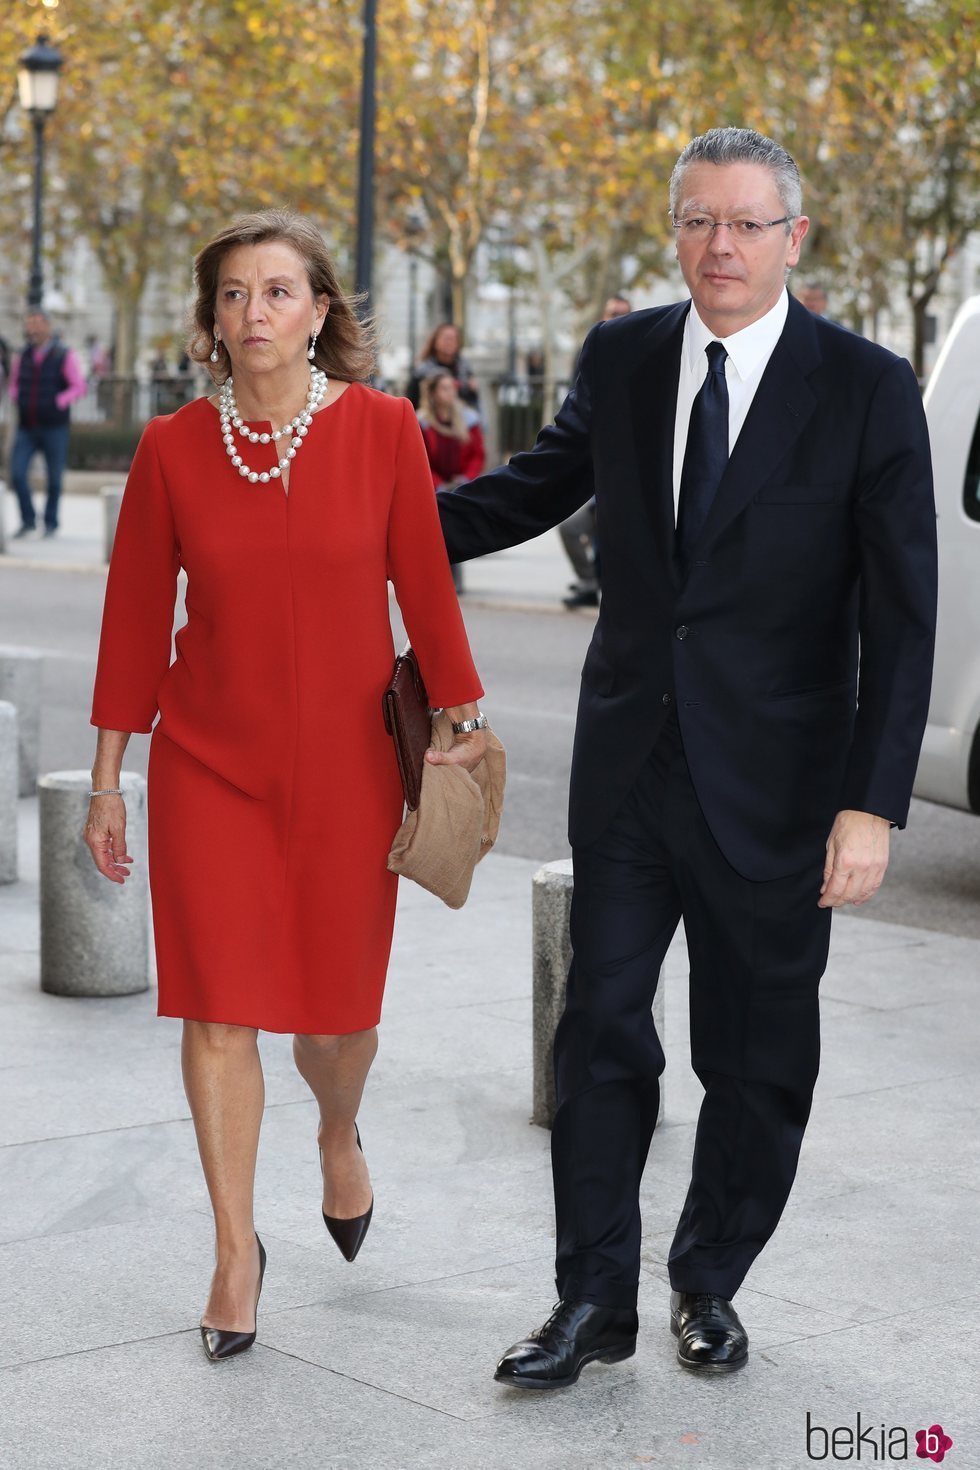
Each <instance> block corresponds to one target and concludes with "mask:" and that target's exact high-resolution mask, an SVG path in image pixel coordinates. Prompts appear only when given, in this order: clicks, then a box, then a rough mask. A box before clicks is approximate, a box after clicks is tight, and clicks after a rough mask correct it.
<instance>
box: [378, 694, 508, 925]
mask: <svg viewBox="0 0 980 1470" xmlns="http://www.w3.org/2000/svg"><path fill="white" fill-rule="evenodd" d="M487 733H488V740H489V743H488V745H487V752H486V755H485V756H484V758H483V760H482V761H481V762H480V764H479V765H478V766H477V768H476V770H475V771H472V772H471V771H466V770H464V769H463V767H462V766H434V765H431V764H430V763H429V761H426V762H425V764H424V766H423V768H422V793H421V796H420V797H419V805H418V810H417V811H414V812H408V814H407V815H406V817H405V820H404V822H402V824H401V826H400V827H399V829H398V831H397V832H396V833H395V840H394V842H393V843H392V846H391V851H390V853H389V854H388V868H389V870H390V871H391V872H392V873H398V874H399V875H400V876H401V877H403V878H411V879H413V881H414V882H416V883H418V884H420V885H421V886H422V887H423V888H427V889H428V891H429V892H430V893H434V894H435V895H436V897H437V898H441V899H442V901H443V903H446V904H448V905H449V907H450V908H451V909H459V908H462V906H463V904H464V903H465V902H466V898H467V895H468V893H469V891H470V883H471V882H472V880H473V870H474V868H475V867H476V865H477V863H478V862H479V861H480V859H481V858H482V857H484V856H485V855H486V853H488V852H489V851H490V849H491V847H492V846H493V844H494V843H495V842H496V840H497V832H498V830H499V828H500V814H501V812H502V811H503V808H504V781H505V779H506V774H507V758H506V755H505V754H504V747H503V746H502V745H501V743H500V741H499V740H498V739H497V737H496V735H494V734H493V732H492V731H488V732H487ZM452 743H453V727H452V721H451V720H450V718H449V716H448V715H447V714H446V713H445V711H440V712H439V714H437V715H434V716H433V718H432V741H431V744H430V747H429V748H430V750H431V749H435V750H448V749H449V748H450V746H451V745H452Z"/></svg>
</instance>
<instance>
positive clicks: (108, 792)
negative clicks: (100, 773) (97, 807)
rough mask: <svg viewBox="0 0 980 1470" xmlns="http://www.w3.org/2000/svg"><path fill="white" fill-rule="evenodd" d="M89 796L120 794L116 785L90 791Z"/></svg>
mask: <svg viewBox="0 0 980 1470" xmlns="http://www.w3.org/2000/svg"><path fill="white" fill-rule="evenodd" d="M88 795H89V796H122V792H121V791H120V790H119V787H118V786H107V787H106V788H105V789H104V790H103V791H90V792H89V793H88Z"/></svg>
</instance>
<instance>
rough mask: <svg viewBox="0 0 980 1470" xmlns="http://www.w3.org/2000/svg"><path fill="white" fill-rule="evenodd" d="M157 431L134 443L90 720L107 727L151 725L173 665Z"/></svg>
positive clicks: (166, 511) (174, 567) (172, 541)
mask: <svg viewBox="0 0 980 1470" xmlns="http://www.w3.org/2000/svg"><path fill="white" fill-rule="evenodd" d="M156 434H157V426H156V423H155V422H151V423H149V424H147V426H146V429H145V430H144V431H143V437H142V438H141V439H140V442H139V445H138V446H137V449H136V454H135V456H134V458H133V463H132V467H131V469H130V471H129V478H128V479H127V481H126V490H125V493H124V494H123V498H122V505H121V506H120V508H119V522H118V525H117V527H116V535H115V540H114V542H113V546H112V558H111V560H110V563H109V578H108V582H107V583H106V594H105V603H104V604H103V609H102V636H101V639H100V641H99V662H98V667H97V669H96V674H95V692H94V695H93V700H92V720H91V722H92V724H93V725H98V726H100V727H101V728H102V729H106V730H130V731H132V730H136V731H141V732H143V733H145V732H147V731H148V730H150V729H151V728H152V725H153V721H154V720H155V718H156V715H157V710H158V705H157V691H158V690H159V688H160V684H161V682H162V680H163V676H164V674H165V673H166V672H167V669H168V668H169V666H170V638H171V633H172V631H173V624H174V602H175V599H176V593H177V572H178V570H179V568H180V555H179V549H178V545H177V535H176V530H175V528H174V520H173V513H172V510H171V506H170V497H169V495H168V494H167V486H166V482H165V480H164V476H163V469H162V466H161V464H160V456H159V451H158V448H157V442H156Z"/></svg>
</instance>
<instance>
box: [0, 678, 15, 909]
mask: <svg viewBox="0 0 980 1470" xmlns="http://www.w3.org/2000/svg"><path fill="white" fill-rule="evenodd" d="M17 766H18V760H17V711H16V709H15V708H14V706H13V705H12V704H8V703H7V702H6V700H0V883H16V882H17Z"/></svg>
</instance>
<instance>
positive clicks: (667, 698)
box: [662, 694, 672, 704]
mask: <svg viewBox="0 0 980 1470" xmlns="http://www.w3.org/2000/svg"><path fill="white" fill-rule="evenodd" d="M662 703H663V704H671V703H672V700H671V696H670V695H669V694H665V695H664V696H663V699H662Z"/></svg>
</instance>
